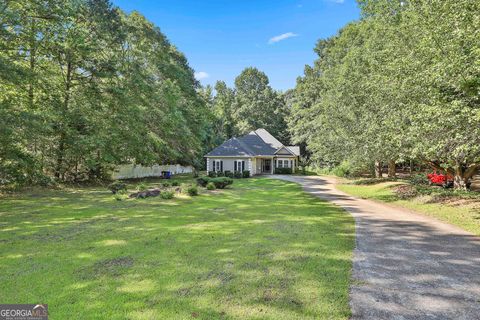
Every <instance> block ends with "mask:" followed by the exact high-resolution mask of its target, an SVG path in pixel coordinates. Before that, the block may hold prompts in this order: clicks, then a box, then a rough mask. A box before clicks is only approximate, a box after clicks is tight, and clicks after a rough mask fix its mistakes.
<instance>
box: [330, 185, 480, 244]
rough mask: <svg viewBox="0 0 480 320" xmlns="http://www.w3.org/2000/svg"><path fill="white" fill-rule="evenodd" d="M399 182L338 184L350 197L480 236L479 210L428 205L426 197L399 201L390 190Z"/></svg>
mask: <svg viewBox="0 0 480 320" xmlns="http://www.w3.org/2000/svg"><path fill="white" fill-rule="evenodd" d="M399 184H402V183H401V182H384V183H378V184H372V185H355V184H340V185H337V188H338V189H339V190H342V191H343V192H346V193H349V194H351V195H354V196H357V197H360V198H364V199H373V200H377V201H382V202H388V203H391V204H394V205H398V206H400V207H403V208H407V209H410V210H414V211H416V212H419V213H422V214H424V215H427V216H431V217H434V218H436V219H438V220H442V221H444V222H447V223H450V224H453V225H456V226H458V227H460V228H462V229H464V230H467V231H469V232H471V233H473V234H476V235H480V210H479V209H478V207H477V208H472V207H471V206H468V205H462V206H459V205H455V206H453V205H447V204H445V203H428V200H429V199H428V197H426V196H423V197H422V196H419V197H416V198H413V199H407V200H401V199H399V198H398V197H397V196H396V195H395V193H394V192H393V190H392V187H394V186H395V185H399Z"/></svg>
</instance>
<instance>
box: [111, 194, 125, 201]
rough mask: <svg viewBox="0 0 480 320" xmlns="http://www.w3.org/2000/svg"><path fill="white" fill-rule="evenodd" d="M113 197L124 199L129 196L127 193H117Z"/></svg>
mask: <svg viewBox="0 0 480 320" xmlns="http://www.w3.org/2000/svg"><path fill="white" fill-rule="evenodd" d="M113 198H114V199H115V200H117V201H123V200H125V199H126V198H127V195H126V194H120V193H115V194H114V196H113Z"/></svg>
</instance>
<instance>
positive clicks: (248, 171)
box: [242, 170, 250, 178]
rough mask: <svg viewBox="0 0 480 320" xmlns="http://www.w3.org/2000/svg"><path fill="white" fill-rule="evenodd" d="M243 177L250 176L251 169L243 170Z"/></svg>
mask: <svg viewBox="0 0 480 320" xmlns="http://www.w3.org/2000/svg"><path fill="white" fill-rule="evenodd" d="M242 178H250V170H244V171H243V172H242Z"/></svg>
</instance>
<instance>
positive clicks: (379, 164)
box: [375, 161, 383, 178]
mask: <svg viewBox="0 0 480 320" xmlns="http://www.w3.org/2000/svg"><path fill="white" fill-rule="evenodd" d="M382 174H383V172H382V162H381V161H375V178H382V176H383V175H382Z"/></svg>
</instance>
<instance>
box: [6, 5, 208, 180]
mask: <svg viewBox="0 0 480 320" xmlns="http://www.w3.org/2000/svg"><path fill="white" fill-rule="evenodd" d="M198 87H199V85H198V83H197V81H196V80H195V79H194V75H193V70H192V69H191V68H190V67H189V66H188V63H187V60H186V59H185V57H184V56H183V55H182V54H181V53H180V52H178V51H177V49H176V48H175V47H174V46H173V45H172V44H170V42H169V41H168V40H167V38H166V37H165V36H164V35H163V34H162V33H161V32H160V30H159V29H158V28H157V27H155V26H154V25H153V24H152V23H150V22H149V21H147V20H146V19H145V18H144V17H143V16H142V15H140V14H138V13H135V12H134V13H131V14H129V15H127V14H125V13H124V12H122V11H121V10H119V9H118V8H114V7H112V6H111V4H110V2H109V1H107V0H29V1H15V0H11V1H5V0H2V1H0V184H1V183H12V182H15V183H39V182H47V181H50V180H52V178H54V179H56V180H60V181H81V180H87V179H98V178H102V177H103V176H104V175H105V174H106V172H107V171H108V169H110V167H111V166H112V165H113V164H117V163H125V162H128V163H140V164H152V163H181V164H192V163H194V162H198V161H200V160H199V158H198V156H199V154H201V152H202V148H203V147H204V141H206V140H207V133H208V130H207V129H208V126H209V124H208V121H209V113H208V110H207V109H206V108H207V106H206V104H205V102H204V100H203V98H202V97H201V96H200V95H199V94H198V92H197V89H198Z"/></svg>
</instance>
